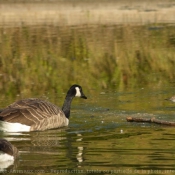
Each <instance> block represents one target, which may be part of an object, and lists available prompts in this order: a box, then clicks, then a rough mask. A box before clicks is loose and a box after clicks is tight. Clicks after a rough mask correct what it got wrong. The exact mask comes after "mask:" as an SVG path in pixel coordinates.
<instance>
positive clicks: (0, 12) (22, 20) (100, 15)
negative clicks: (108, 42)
mask: <svg viewBox="0 0 175 175" xmlns="http://www.w3.org/2000/svg"><path fill="white" fill-rule="evenodd" d="M150 3H151V4H150ZM174 22H175V3H173V1H172V0H169V1H167V2H164V1H155V2H151V1H150V0H147V1H144V2H140V1H137V0H132V1H127V0H125V1H122V2H119V1H117V2H113V1H109V2H106V1H102V2H101V3H99V2H98V1H94V2H86V1H85V2H78V3H77V2H76V1H69V2H63V1H58V2H52V3H47V2H44V3H40V2H37V3H30V2H28V3H1V4H0V25H1V26H21V25H38V24H39V25H45V24H53V25H66V26H72V25H83V24H107V25H116V24H148V23H174Z"/></svg>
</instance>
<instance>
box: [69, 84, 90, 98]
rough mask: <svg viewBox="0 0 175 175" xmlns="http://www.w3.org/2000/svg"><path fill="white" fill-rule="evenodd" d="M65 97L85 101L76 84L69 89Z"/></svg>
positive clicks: (81, 91)
mask: <svg viewBox="0 0 175 175" xmlns="http://www.w3.org/2000/svg"><path fill="white" fill-rule="evenodd" d="M67 96H69V97H80V98H84V99H87V97H86V96H85V95H84V93H83V90H82V87H81V86H79V85H77V84H74V85H72V86H71V87H70V89H69V90H68V92H67Z"/></svg>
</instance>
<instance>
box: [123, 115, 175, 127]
mask: <svg viewBox="0 0 175 175" xmlns="http://www.w3.org/2000/svg"><path fill="white" fill-rule="evenodd" d="M126 120H127V122H148V123H156V124H161V125H169V126H175V122H168V121H163V120H158V119H156V118H150V119H146V118H134V117H127V118H126Z"/></svg>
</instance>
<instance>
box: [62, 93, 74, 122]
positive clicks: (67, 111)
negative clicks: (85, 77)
mask: <svg viewBox="0 0 175 175" xmlns="http://www.w3.org/2000/svg"><path fill="white" fill-rule="evenodd" d="M72 99H73V97H70V96H66V98H65V100H64V104H63V107H62V110H63V112H64V114H65V116H66V118H68V119H69V117H70V106H71V102H72Z"/></svg>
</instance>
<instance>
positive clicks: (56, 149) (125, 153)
mask: <svg viewBox="0 0 175 175" xmlns="http://www.w3.org/2000/svg"><path fill="white" fill-rule="evenodd" d="M173 89H174V87H167V88H159V89H154V88H153V89H148V88H142V89H135V90H132V91H130V90H126V91H120V92H117V91H103V92H98V91H97V92H95V91H94V90H93V91H91V92H90V93H89V94H86V95H87V96H88V97H89V98H88V99H87V100H82V99H74V101H73V103H72V111H71V118H70V125H69V126H68V127H65V128H61V129H54V130H48V131H44V132H29V133H28V132H25V133H1V137H3V138H5V139H7V140H9V141H11V143H12V144H14V145H15V146H17V147H18V149H19V151H20V157H19V159H18V160H17V161H16V162H15V165H14V166H13V168H12V167H10V168H8V169H7V171H10V172H11V173H14V174H15V171H16V172H18V173H19V172H20V171H21V172H23V171H28V173H29V171H32V172H34V173H36V172H38V173H39V172H40V173H49V174H56V173H62V174H68V172H72V173H74V174H76V173H82V174H88V173H89V174H91V173H94V174H98V173H104V174H111V173H113V174H126V173H128V174H165V173H166V174H173V172H174V171H175V169H174V160H175V158H174V153H175V149H174V144H175V131H174V129H173V127H167V126H161V125H156V124H149V123H134V122H132V123H128V122H127V121H126V117H128V116H134V117H142V118H152V117H156V118H157V119H161V120H169V121H175V119H174V113H175V105H174V104H173V103H171V102H169V101H166V100H164V99H165V98H167V97H170V96H171V95H172V92H173ZM84 92H86V91H85V88H84ZM94 92H95V93H94ZM58 100H60V99H58Z"/></svg>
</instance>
